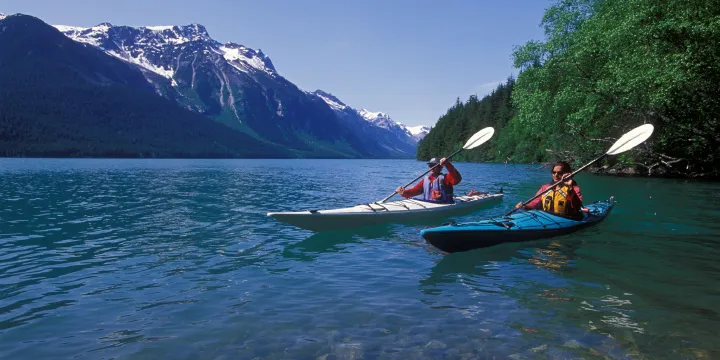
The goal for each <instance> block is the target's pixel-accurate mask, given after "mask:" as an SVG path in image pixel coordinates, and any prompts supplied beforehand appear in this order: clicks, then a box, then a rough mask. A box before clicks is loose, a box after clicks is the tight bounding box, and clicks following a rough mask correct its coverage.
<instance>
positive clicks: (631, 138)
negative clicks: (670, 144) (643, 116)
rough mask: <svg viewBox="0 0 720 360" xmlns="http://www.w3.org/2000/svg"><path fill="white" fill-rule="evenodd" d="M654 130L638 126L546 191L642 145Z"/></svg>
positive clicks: (646, 125)
mask: <svg viewBox="0 0 720 360" xmlns="http://www.w3.org/2000/svg"><path fill="white" fill-rule="evenodd" d="M654 129H655V128H654V127H653V126H652V125H651V124H645V125H640V126H638V127H636V128H634V129H632V130H630V131H629V132H628V133H627V134H625V135H623V136H621V137H620V139H618V140H617V141H616V142H615V143H614V144H613V146H611V147H610V150H608V151H607V152H606V153H604V154H602V155H601V156H600V157H598V158H597V159H595V160H593V161H591V162H589V163H587V164H586V165H585V166H583V167H581V168H579V169H577V170H575V171H573V172H572V173H571V174H570V176H568V177H566V178H565V179H563V180H560V181H558V182H556V183H554V184H552V185H550V187H549V188H548V189H552V188H554V187H555V186H556V185H558V184H560V183H561V182H563V181H567V179H570V178H571V177H573V176H575V174H577V173H579V172H580V171H582V170H584V169H585V168H586V167H588V166H590V165H592V164H594V163H596V162H598V161H599V160H601V159H602V158H604V157H606V156H608V155H617V154H620V153H624V152H626V151H628V150H630V149H632V148H634V147H636V146H638V145H640V144H642V143H643V142H645V140H647V139H648V138H649V137H650V135H652V133H653V130H654ZM544 193H545V192H543V193H540V194H537V195H535V196H533V197H531V198H530V199H528V201H526V202H524V203H523V204H522V206H525V205H527V203H529V202H531V201H533V200H535V199H537V198H538V197H540V196H542V195H543V194H544ZM518 209H520V208H513V209H512V210H511V211H510V212H509V213H507V214H505V216H509V215H510V214H512V213H514V212H515V211H516V210H518Z"/></svg>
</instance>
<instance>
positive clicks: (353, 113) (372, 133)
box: [310, 90, 417, 157]
mask: <svg viewBox="0 0 720 360" xmlns="http://www.w3.org/2000/svg"><path fill="white" fill-rule="evenodd" d="M310 94H312V95H314V96H317V97H318V98H320V99H322V100H323V101H324V102H325V103H326V104H327V105H328V106H329V107H330V108H331V109H333V110H334V111H335V113H336V114H337V116H338V117H339V118H340V119H342V120H343V121H345V122H346V123H347V124H348V125H349V126H350V127H352V128H353V129H356V130H357V132H358V133H359V134H361V135H362V137H364V138H367V139H374V141H376V142H377V143H378V144H379V145H380V146H382V147H383V148H385V149H387V150H388V151H391V152H397V153H398V154H399V155H400V156H404V157H405V156H407V157H410V156H413V154H415V150H416V148H417V141H415V140H414V139H413V137H412V135H410V133H409V132H407V131H405V129H404V128H402V127H400V126H399V125H398V124H397V123H394V122H388V123H383V124H382V125H384V126H381V124H378V123H373V122H372V121H369V120H368V119H366V118H365V117H363V115H362V110H360V111H358V110H356V109H354V108H352V107H350V106H348V105H347V104H345V103H344V102H342V101H341V100H340V99H338V98H337V97H336V96H334V95H332V94H330V93H327V92H325V91H322V90H316V91H314V92H312V93H310ZM387 120H389V117H388V118H387ZM389 121H391V120H389Z"/></svg>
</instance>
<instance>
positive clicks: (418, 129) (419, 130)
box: [400, 124, 430, 141]
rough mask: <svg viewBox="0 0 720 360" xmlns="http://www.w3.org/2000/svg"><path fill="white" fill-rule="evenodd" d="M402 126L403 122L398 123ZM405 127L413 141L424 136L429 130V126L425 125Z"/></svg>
mask: <svg viewBox="0 0 720 360" xmlns="http://www.w3.org/2000/svg"><path fill="white" fill-rule="evenodd" d="M400 125H402V126H405V125H403V124H400ZM405 129H407V131H408V132H410V134H411V135H412V137H413V138H414V139H415V141H420V140H422V139H423V138H425V135H427V134H428V133H429V132H430V127H429V126H425V125H418V126H405Z"/></svg>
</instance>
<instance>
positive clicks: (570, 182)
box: [562, 174, 573, 186]
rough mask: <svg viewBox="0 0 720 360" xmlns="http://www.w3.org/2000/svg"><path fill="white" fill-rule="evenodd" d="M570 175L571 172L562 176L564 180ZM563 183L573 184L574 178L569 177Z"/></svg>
mask: <svg viewBox="0 0 720 360" xmlns="http://www.w3.org/2000/svg"><path fill="white" fill-rule="evenodd" d="M569 176H570V174H565V175H563V176H562V180H565V179H566V178H567V177H569ZM563 184H565V185H567V186H572V185H573V179H567V180H565V181H563Z"/></svg>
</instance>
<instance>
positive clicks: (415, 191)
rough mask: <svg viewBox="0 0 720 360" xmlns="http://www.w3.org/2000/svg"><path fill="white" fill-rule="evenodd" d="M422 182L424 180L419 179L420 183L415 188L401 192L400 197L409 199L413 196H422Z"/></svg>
mask: <svg viewBox="0 0 720 360" xmlns="http://www.w3.org/2000/svg"><path fill="white" fill-rule="evenodd" d="M423 181H425V179H420V182H419V183H417V184H416V185H415V186H413V187H412V188H410V189H405V192H403V194H402V196H403V197H404V198H411V197H413V196H418V195H420V194H422V193H423V192H424V189H423Z"/></svg>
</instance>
